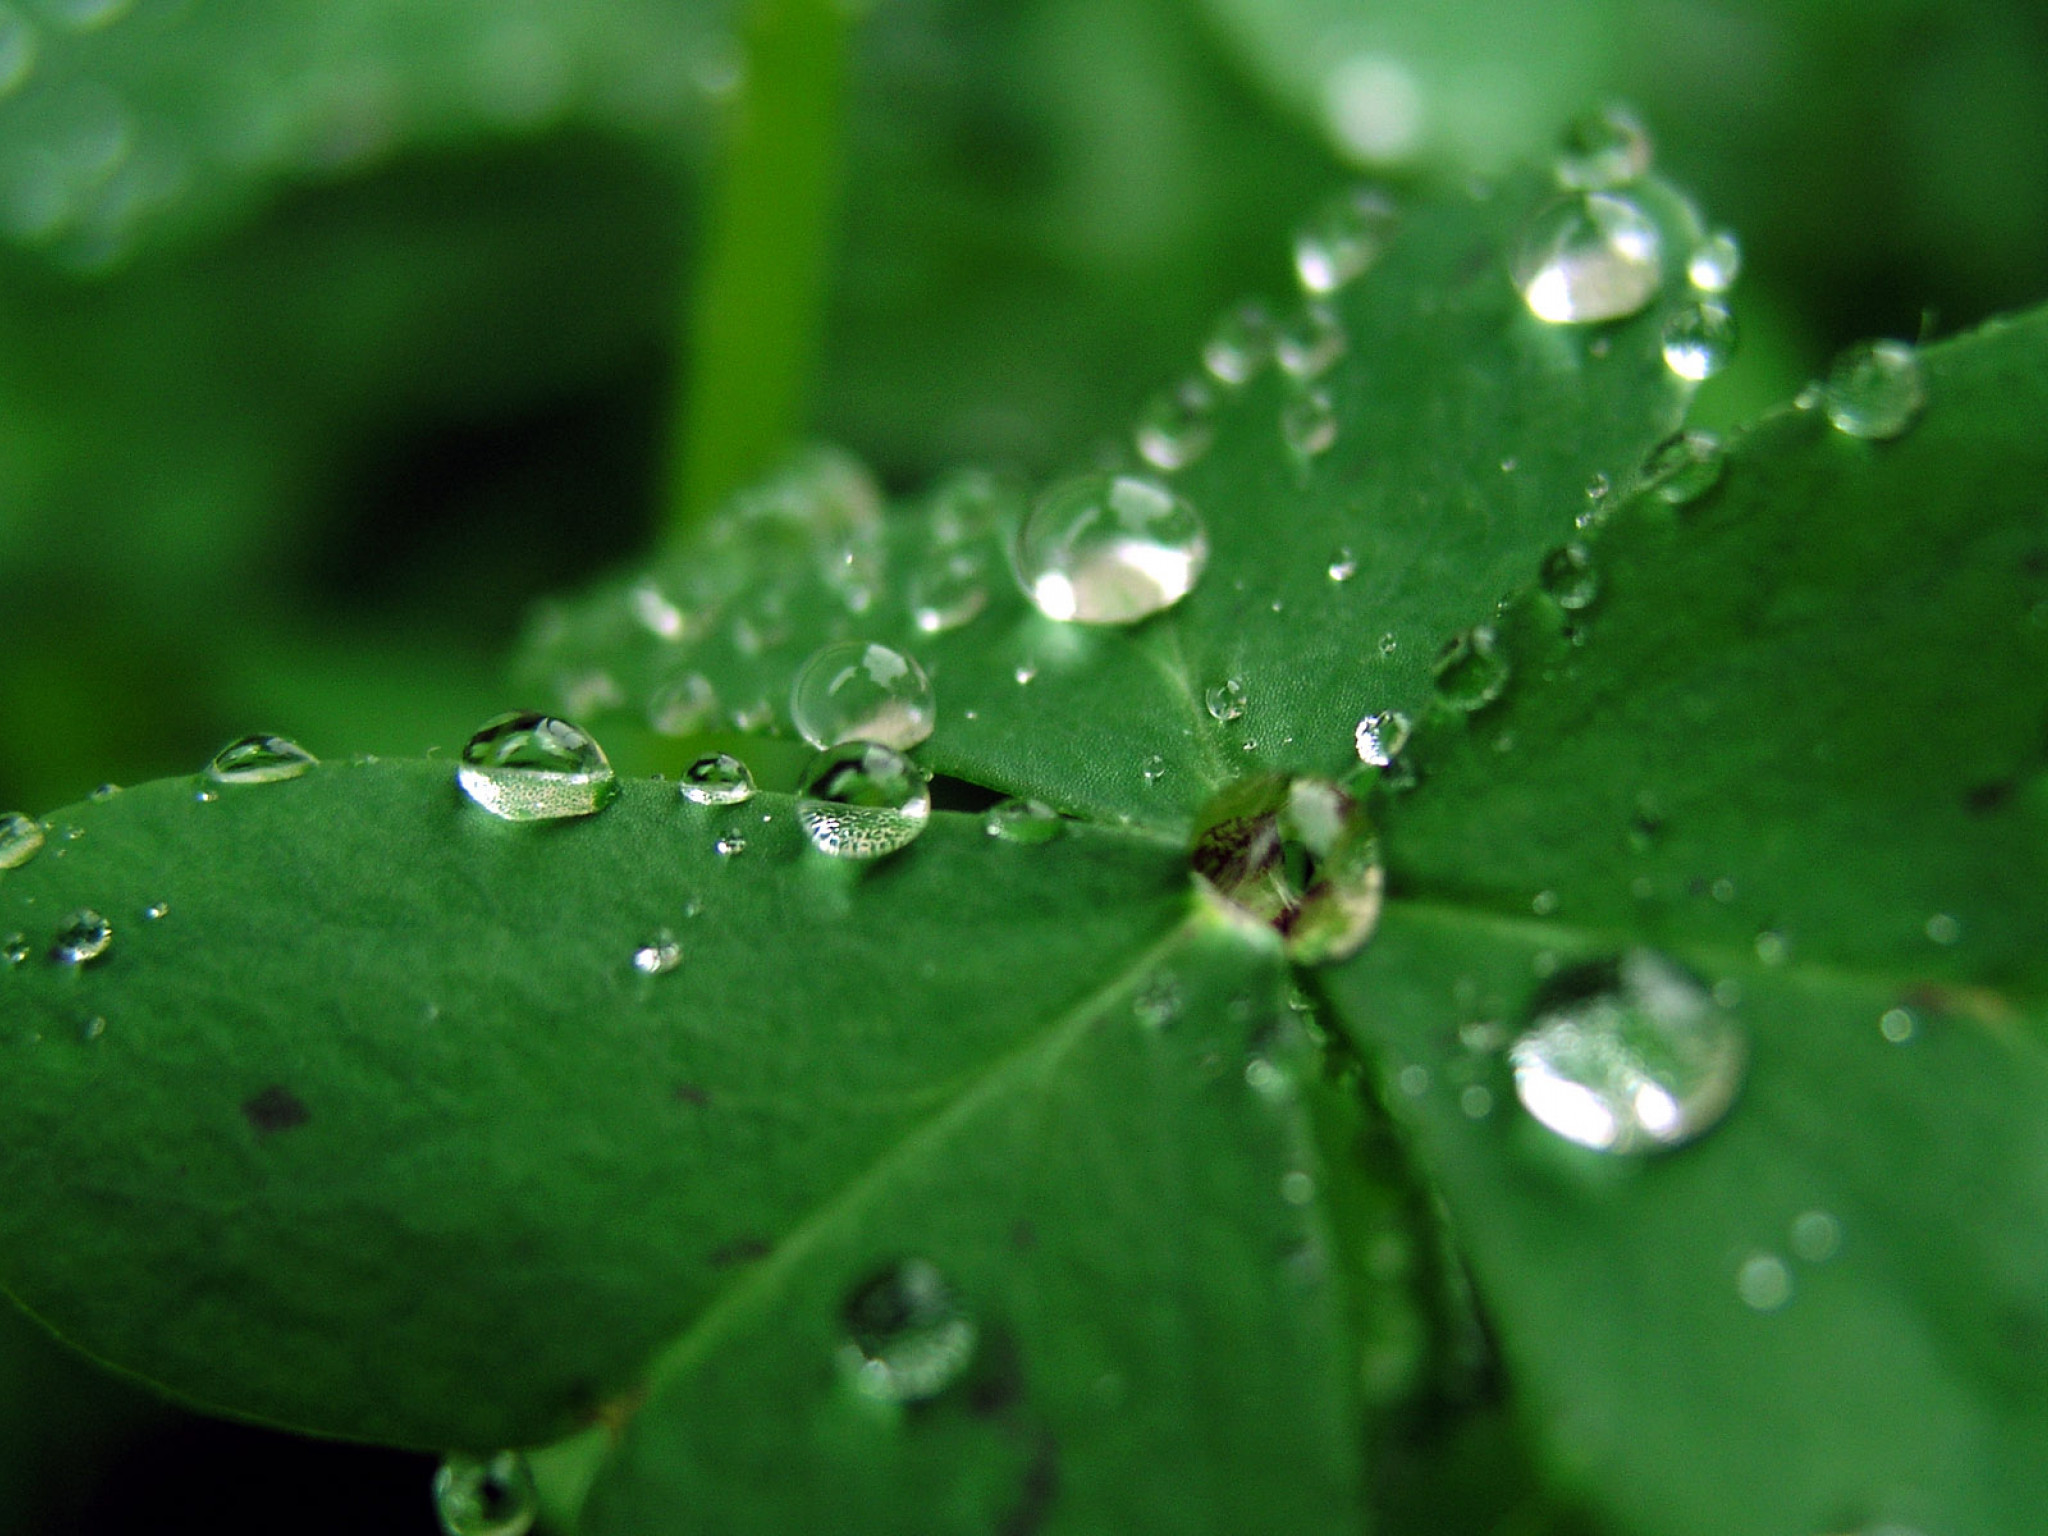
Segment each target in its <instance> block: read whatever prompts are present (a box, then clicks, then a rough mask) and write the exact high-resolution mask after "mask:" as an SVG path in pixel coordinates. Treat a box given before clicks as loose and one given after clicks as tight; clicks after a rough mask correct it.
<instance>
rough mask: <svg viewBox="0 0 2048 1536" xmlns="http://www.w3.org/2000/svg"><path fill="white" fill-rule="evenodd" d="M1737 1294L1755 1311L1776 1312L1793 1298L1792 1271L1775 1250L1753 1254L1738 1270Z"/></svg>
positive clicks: (1736, 1274) (1743, 1302)
mask: <svg viewBox="0 0 2048 1536" xmlns="http://www.w3.org/2000/svg"><path fill="white" fill-rule="evenodd" d="M1735 1294H1736V1295H1738V1296H1740V1297H1741V1298H1742V1304H1743V1305H1744V1306H1745V1307H1748V1308H1749V1309H1750V1310H1752V1311H1755V1312H1775V1311H1777V1310H1778V1309H1779V1308H1780V1307H1782V1306H1784V1305H1785V1303H1786V1302H1788V1301H1790V1300H1791V1299H1792V1271H1791V1270H1790V1269H1788V1268H1786V1267H1785V1261H1784V1260H1783V1259H1781V1258H1779V1257H1778V1256H1777V1255H1776V1254H1775V1253H1753V1254H1751V1255H1750V1256H1749V1257H1748V1258H1746V1259H1744V1260H1743V1261H1742V1267H1741V1268H1740V1269H1738V1270H1736V1272H1735Z"/></svg>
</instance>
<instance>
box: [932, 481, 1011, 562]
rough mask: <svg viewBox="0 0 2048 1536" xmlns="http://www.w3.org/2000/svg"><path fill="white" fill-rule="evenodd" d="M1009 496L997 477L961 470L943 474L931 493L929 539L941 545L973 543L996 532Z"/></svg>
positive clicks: (1007, 490) (948, 546) (944, 546)
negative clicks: (930, 532)
mask: <svg viewBox="0 0 2048 1536" xmlns="http://www.w3.org/2000/svg"><path fill="white" fill-rule="evenodd" d="M1009 499H1010V492H1009V489H1008V488H1007V487H1006V486H1005V485H1004V483H1003V482H1002V481H1001V480H1000V479H998V478H997V477H996V476H994V475H992V474H990V473H988V472H987V471H986V470H980V469H963V470H957V471H955V472H954V473H952V474H950V475H948V476H946V478H945V479H944V480H942V481H940V482H939V484H938V486H937V487H936V488H935V489H934V490H933V492H932V503H931V512H930V514H929V515H930V518H931V530H932V542H933V543H935V544H937V545H939V546H940V547H941V548H951V547H953V546H954V545H959V544H967V543H972V542H974V541H976V540H979V539H983V538H986V537H987V536H988V535H989V534H991V533H993V532H994V531H995V527H996V523H997V522H998V521H999V520H1000V519H1001V517H1002V514H1003V509H1004V507H1005V505H1006V504H1007V503H1008V501H1009Z"/></svg>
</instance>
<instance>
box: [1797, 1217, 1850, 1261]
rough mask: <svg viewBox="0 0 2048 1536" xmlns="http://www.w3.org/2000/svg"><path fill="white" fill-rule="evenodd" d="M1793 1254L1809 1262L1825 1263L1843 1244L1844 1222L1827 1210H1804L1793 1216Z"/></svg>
mask: <svg viewBox="0 0 2048 1536" xmlns="http://www.w3.org/2000/svg"><path fill="white" fill-rule="evenodd" d="M1791 1237H1792V1253H1793V1256H1794V1257H1796V1258H1799V1259H1802V1260H1804V1261H1805V1262H1806V1263H1808V1264H1825V1263H1826V1262H1827V1261H1828V1260H1829V1259H1831V1258H1833V1257H1834V1256H1835V1250H1836V1249H1837V1248H1839V1247H1841V1246H1842V1224H1841V1223H1840V1222H1839V1221H1836V1220H1835V1218H1834V1217H1833V1216H1830V1215H1829V1214H1828V1213H1827V1212H1826V1211H1802V1212H1800V1213H1799V1214H1798V1215H1797V1216H1795V1217H1793V1218H1792V1232H1791Z"/></svg>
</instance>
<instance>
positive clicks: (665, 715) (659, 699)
mask: <svg viewBox="0 0 2048 1536" xmlns="http://www.w3.org/2000/svg"><path fill="white" fill-rule="evenodd" d="M717 714H718V691H717V690H716V689H714V688H713V687H712V686H711V679H710V678H708V677H706V676H705V675H704V674H703V673H701V672H684V673H680V674H679V675H677V676H675V677H672V678H669V679H668V680H667V681H665V682H663V683H661V684H660V685H659V686H657V687H656V688H655V690H654V692H653V693H652V694H650V695H649V696H648V699H647V723H648V725H650V726H652V727H653V729H654V731H655V734H657V735H660V736H694V735H696V734H697V733H698V732H699V731H702V730H706V729H708V728H709V727H710V725H711V722H712V720H713V719H714V718H716V716H717Z"/></svg>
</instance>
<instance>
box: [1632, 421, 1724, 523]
mask: <svg viewBox="0 0 2048 1536" xmlns="http://www.w3.org/2000/svg"><path fill="white" fill-rule="evenodd" d="M1727 467H1728V462H1727V459H1726V458H1725V457H1724V456H1723V455H1722V452H1721V439H1720V438H1718V437H1716V436H1715V435H1714V434H1713V433H1711V432H1680V433H1677V434H1675V435H1674V436H1672V437H1668V438H1666V439H1665V440H1664V441H1663V442H1662V443H1660V444H1658V445H1657V446H1656V447H1655V448H1653V449H1651V450H1650V456H1649V457H1648V458H1647V459H1645V460H1644V461H1643V469H1642V474H1641V476H1640V482H1641V485H1642V488H1643V489H1644V490H1646V491H1648V492H1650V494H1652V495H1653V496H1655V497H1656V498H1657V499H1658V500H1659V501H1661V502H1664V503H1665V504H1666V505H1667V506H1673V507H1683V506H1689V505H1691V504H1692V503H1693V502H1695V501H1698V500H1699V499H1700V498H1701V497H1702V496H1704V495H1706V494H1707V492H1709V491H1711V490H1712V489H1713V488H1714V487H1715V486H1717V485H1719V484H1720V483H1721V475H1722V473H1723V471H1725V470H1726V469H1727Z"/></svg>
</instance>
